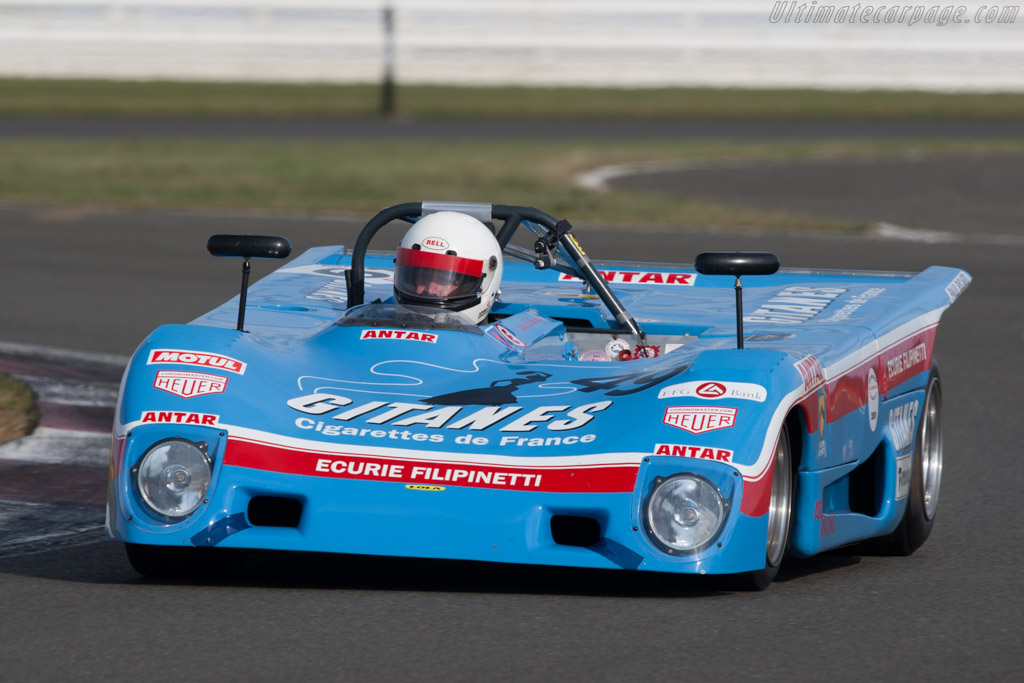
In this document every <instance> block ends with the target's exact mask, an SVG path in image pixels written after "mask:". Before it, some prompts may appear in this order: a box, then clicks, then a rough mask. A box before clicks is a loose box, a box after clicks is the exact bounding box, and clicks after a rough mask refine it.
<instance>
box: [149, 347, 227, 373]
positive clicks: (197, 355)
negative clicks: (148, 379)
mask: <svg viewBox="0 0 1024 683" xmlns="http://www.w3.org/2000/svg"><path fill="white" fill-rule="evenodd" d="M156 363H169V364H173V365H195V366H198V367H202V368H216V369H218V370H227V371H228V372H233V373H235V374H238V375H244V374H245V363H243V362H242V361H239V360H235V359H234V358H231V357H229V356H222V355H220V354H217V353H206V352H204V351H183V350H181V349H153V350H152V351H150V352H149V360H147V361H146V364H147V365H154V364H156Z"/></svg>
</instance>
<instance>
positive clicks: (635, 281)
mask: <svg viewBox="0 0 1024 683" xmlns="http://www.w3.org/2000/svg"><path fill="white" fill-rule="evenodd" d="M600 273H601V275H603V276H604V279H605V280H607V281H608V282H610V283H612V284H631V285H687V286H692V285H693V283H694V281H695V280H696V279H697V276H696V275H694V274H693V273H659V272H655V271H651V270H602V271H600ZM558 279H559V280H562V281H570V282H580V281H581V280H580V278H578V277H576V276H575V275H568V274H566V273H560V274H559V276H558Z"/></svg>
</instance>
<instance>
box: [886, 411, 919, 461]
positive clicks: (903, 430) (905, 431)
mask: <svg viewBox="0 0 1024 683" xmlns="http://www.w3.org/2000/svg"><path fill="white" fill-rule="evenodd" d="M920 409H921V403H920V401H910V402H908V403H904V404H903V405H901V406H896V407H895V408H893V409H891V410H890V411H889V419H888V423H889V433H890V434H891V436H892V445H893V446H894V447H895V448H896V450H897V451H902V450H904V449H905V448H908V447H909V446H910V444H912V443H913V442H914V431H915V428H916V426H917V412H918V411H919V410H920Z"/></svg>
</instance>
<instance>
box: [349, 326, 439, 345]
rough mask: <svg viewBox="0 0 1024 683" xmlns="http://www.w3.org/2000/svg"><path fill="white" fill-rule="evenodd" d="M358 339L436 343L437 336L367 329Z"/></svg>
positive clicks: (411, 331)
mask: <svg viewBox="0 0 1024 683" xmlns="http://www.w3.org/2000/svg"><path fill="white" fill-rule="evenodd" d="M359 338H360V339H405V340H407V341H419V342H428V343H430V344H436V343H437V335H436V334H431V333H429V332H416V331H414V330H386V329H369V330H363V331H362V333H361V334H360V335H359Z"/></svg>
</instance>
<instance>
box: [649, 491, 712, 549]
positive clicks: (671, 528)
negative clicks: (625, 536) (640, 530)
mask: <svg viewBox="0 0 1024 683" xmlns="http://www.w3.org/2000/svg"><path fill="white" fill-rule="evenodd" d="M646 514H647V528H648V529H650V530H651V533H652V534H653V535H654V537H655V538H656V539H657V540H658V541H659V542H660V543H661V544H662V545H663V546H665V547H666V548H668V549H670V550H675V551H678V552H684V553H694V552H697V551H698V550H701V549H702V548H704V547H705V546H706V545H707V544H708V543H710V542H711V541H712V540H713V539H714V538H715V536H717V535H718V532H719V531H720V530H721V528H722V523H723V522H724V521H725V501H724V500H723V499H722V494H720V493H719V492H718V489H717V488H716V487H715V486H713V485H712V484H711V482H709V481H708V480H707V479H704V478H703V477H698V476H696V475H692V474H680V475H677V476H675V477H671V478H669V479H666V480H664V481H662V482H661V483H660V484H658V485H657V486H655V488H654V491H653V492H652V493H651V495H650V497H649V498H648V499H647V511H646Z"/></svg>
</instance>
